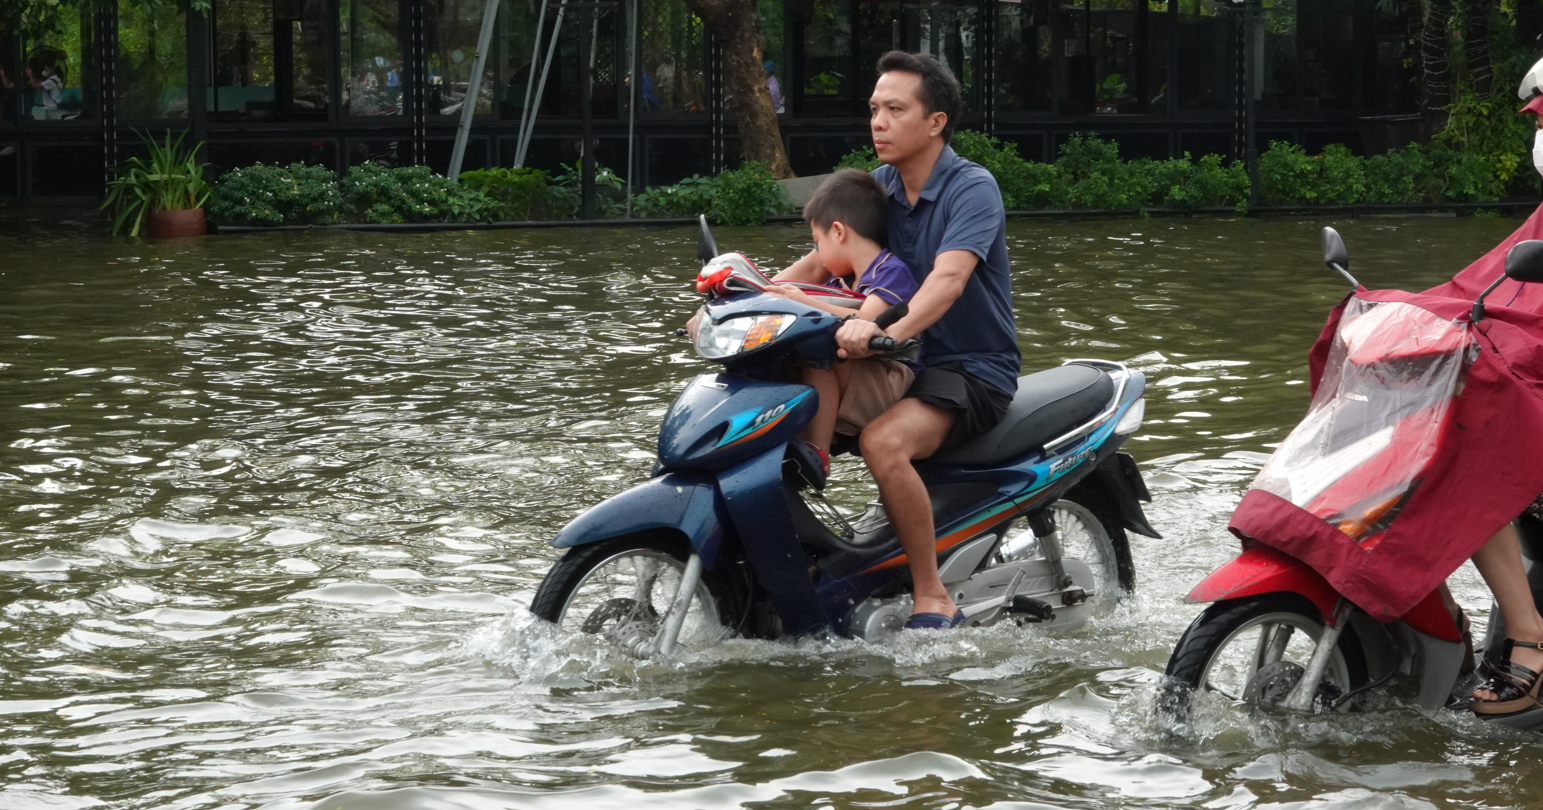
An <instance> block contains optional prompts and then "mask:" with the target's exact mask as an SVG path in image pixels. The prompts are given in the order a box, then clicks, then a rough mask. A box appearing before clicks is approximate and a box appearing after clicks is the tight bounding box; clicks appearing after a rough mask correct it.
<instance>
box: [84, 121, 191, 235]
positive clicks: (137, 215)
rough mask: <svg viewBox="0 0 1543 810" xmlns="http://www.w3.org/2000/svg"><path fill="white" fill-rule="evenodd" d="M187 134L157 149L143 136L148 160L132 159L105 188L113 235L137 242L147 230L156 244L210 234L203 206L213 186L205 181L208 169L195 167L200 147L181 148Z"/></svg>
mask: <svg viewBox="0 0 1543 810" xmlns="http://www.w3.org/2000/svg"><path fill="white" fill-rule="evenodd" d="M186 137H187V133H186V132H184V133H182V134H181V135H179V136H177V139H176V140H175V141H173V140H172V138H171V133H169V132H168V133H166V141H165V142H164V143H157V142H156V141H154V140H153V139H151V138H150V137H149V136H148V135H143V134H142V135H140V139H141V140H143V141H144V143H145V148H146V149H147V150H148V151H149V153H150V154H149V157H148V158H140V157H132V158H129V159H128V160H126V161H124V162H123V165H122V166H120V167H119V168H118V176H117V177H116V178H115V179H113V180H112V181H111V182H109V183H108V184H107V186H108V188H107V199H106V200H104V201H103V202H102V208H104V209H108V208H110V209H112V211H113V233H114V234H118V233H125V232H126V233H128V235H130V236H138V235H139V232H140V230H141V229H142V228H143V229H145V230H146V231H147V232H148V234H149V235H150V236H151V237H153V238H156V239H167V238H170V237H174V236H203V235H204V234H205V233H207V232H208V226H207V224H206V223H205V221H204V208H203V206H204V200H206V199H208V197H209V184H208V183H207V182H205V180H204V166H205V165H206V164H201V163H198V162H197V154H198V146H201V145H202V144H199V145H197V146H192V147H188V148H183V146H182V140H183V139H184V138H186Z"/></svg>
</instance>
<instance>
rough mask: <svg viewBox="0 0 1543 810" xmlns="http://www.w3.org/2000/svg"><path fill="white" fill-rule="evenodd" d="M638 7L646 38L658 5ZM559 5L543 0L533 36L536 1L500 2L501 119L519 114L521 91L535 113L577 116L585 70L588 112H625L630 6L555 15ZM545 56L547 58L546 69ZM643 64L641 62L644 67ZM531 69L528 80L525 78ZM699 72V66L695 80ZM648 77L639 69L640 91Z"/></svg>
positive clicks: (651, 30) (522, 103)
mask: <svg viewBox="0 0 1543 810" xmlns="http://www.w3.org/2000/svg"><path fill="white" fill-rule="evenodd" d="M641 5H642V10H641V13H642V18H643V23H642V25H643V30H642V31H641V32H640V36H642V37H643V38H644V41H645V42H646V41H648V38H649V36H650V34H651V33H652V34H655V35H657V34H658V30H657V26H658V24H659V21H658V20H657V19H655V18H656V17H657V16H658V15H657V14H656V12H657V11H658V9H656V8H655V7H654V6H655V4H653V3H648V2H644V3H642V4H641ZM675 5H679V0H676V2H675ZM560 6H561V4H560V2H559V0H549V2H548V3H547V9H546V18H545V22H544V23H543V25H542V31H541V37H540V38H539V39H536V38H535V37H534V32H535V28H536V20H537V18H538V17H539V16H540V2H539V0H512V1H511V0H506V2H505V3H504V5H503V9H504V10H503V11H502V12H500V18H499V19H500V21H501V23H502V24H503V25H504V26H505V33H504V34H503V35H502V41H503V42H504V43H505V44H504V48H505V50H506V51H507V57H506V58H505V60H504V62H505V64H506V65H507V68H506V69H505V70H504V72H503V77H502V81H503V82H504V90H503V93H502V95H501V96H500V102H499V115H500V116H501V117H503V118H506V119H519V118H520V117H521V115H522V113H523V110H524V109H525V96H526V92H527V89H528V90H529V92H530V93H531V96H532V102H531V103H532V105H533V106H535V107H536V114H537V115H538V116H544V117H556V118H578V117H580V115H581V114H582V110H581V109H580V107H579V98H580V96H581V94H582V93H583V84H582V83H583V81H584V75H585V72H586V70H588V71H592V73H591V76H590V82H591V84H590V115H592V116H594V117H597V118H613V119H614V118H617V117H619V116H620V115H621V114H622V113H623V112H625V110H626V106H625V103H624V99H625V98H626V94H627V54H628V48H627V16H626V15H628V14H630V13H631V9H630V6H629V7H626V8H623V7H621V4H618V6H616V7H610V8H602V9H598V10H597V9H595V8H594V7H593V6H589V7H578V8H570V9H567V10H566V11H564V12H563V13H561V15H559V11H560V10H561V9H560ZM681 8H684V6H681ZM692 19H695V18H692ZM554 30H555V31H556V32H557V47H556V49H555V50H554V49H553V48H552V34H553V31H554ZM586 47H587V48H589V62H588V65H587V67H586V65H585V64H584V63H583V60H582V55H583V52H584V48H586ZM532 56H535V61H534V62H532V61H531V57H532ZM548 56H550V57H551V63H550V67H548V61H547V58H548ZM677 58H678V57H677ZM489 64H491V62H490V63H489ZM647 65H648V62H647V61H646V60H645V61H644V70H645V71H646V70H647V69H648V68H647ZM543 72H545V73H546V86H545V87H544V88H543V87H541V75H542V73H543ZM532 73H534V81H532V80H531V77H532ZM671 75H673V74H671ZM700 76H701V74H700V69H699V72H698V74H697V78H698V80H700ZM649 78H651V77H649V76H648V75H647V74H646V73H645V83H644V89H645V95H646V91H647V90H649V89H650V87H651V85H650V84H649V83H648V82H647V81H646V80H647V79H649ZM668 78H670V77H668V76H667V77H666V79H668ZM537 96H539V99H538V98H537ZM640 103H645V104H646V101H645V100H643V99H640ZM645 111H646V110H645Z"/></svg>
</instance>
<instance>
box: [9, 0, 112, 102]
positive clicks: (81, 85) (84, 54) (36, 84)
mask: <svg viewBox="0 0 1543 810" xmlns="http://www.w3.org/2000/svg"><path fill="white" fill-rule="evenodd" d="M94 21H95V18H94V16H93V15H91V14H89V13H86V12H78V13H72V14H66V15H64V18H63V24H62V25H61V26H60V27H59V30H57V31H53V32H50V33H49V34H48V35H46V36H43V37H40V38H38V39H36V40H33V41H32V42H26V43H23V46H22V65H21V71H22V76H21V78H22V83H21V87H22V91H23V92H22V95H23V101H22V105H21V109H22V111H23V113H24V114H25V115H26V116H27V117H28V118H31V119H32V120H34V121H71V120H80V119H85V120H91V119H95V118H96V117H97V115H98V112H99V103H98V102H99V93H98V87H97V67H98V64H99V59H100V52H99V50H98V48H97V44H98V43H97V39H96V26H95V24H94Z"/></svg>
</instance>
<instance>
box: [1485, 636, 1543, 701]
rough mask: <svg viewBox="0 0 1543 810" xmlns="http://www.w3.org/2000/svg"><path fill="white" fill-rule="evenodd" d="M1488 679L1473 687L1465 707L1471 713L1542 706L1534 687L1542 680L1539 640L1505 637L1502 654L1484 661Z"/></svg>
mask: <svg viewBox="0 0 1543 810" xmlns="http://www.w3.org/2000/svg"><path fill="white" fill-rule="evenodd" d="M1484 666H1485V669H1486V671H1487V674H1488V675H1489V681H1488V682H1487V683H1485V685H1484V686H1483V688H1480V689H1475V690H1474V692H1473V700H1471V701H1469V702H1468V708H1470V709H1472V710H1473V713H1474V714H1482V715H1499V714H1512V713H1514V712H1519V711H1524V710H1526V709H1530V708H1532V707H1534V706H1543V703H1540V702H1539V701H1538V687H1539V686H1540V684H1543V674H1540V673H1543V644H1540V643H1539V642H1537V641H1518V640H1516V639H1510V638H1508V639H1506V640H1505V650H1504V651H1503V658H1502V660H1500V661H1499V662H1494V661H1488V660H1486V661H1485V664H1484Z"/></svg>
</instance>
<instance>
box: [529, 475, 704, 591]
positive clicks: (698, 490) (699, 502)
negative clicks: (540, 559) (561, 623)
mask: <svg viewBox="0 0 1543 810" xmlns="http://www.w3.org/2000/svg"><path fill="white" fill-rule="evenodd" d="M731 525H732V524H731V523H730V522H729V515H728V510H727V509H726V508H725V506H724V503H723V496H722V495H721V494H720V493H719V491H718V482H717V480H716V479H715V478H714V477H713V476H712V475H711V474H710V473H703V474H697V473H686V472H675V473H668V474H665V475H661V476H659V477H658V478H654V479H651V480H649V481H646V482H644V483H642V484H638V485H637V486H635V487H633V488H632V489H629V490H627V491H626V492H623V493H621V494H619V495H613V496H611V497H610V498H607V499H606V500H604V501H601V502H600V503H599V504H596V505H595V506H594V507H593V508H591V509H590V510H589V511H587V512H585V513H584V514H582V515H579V516H578V517H576V518H574V519H573V521H572V522H570V523H569V524H568V525H567V526H564V527H563V528H562V531H560V532H558V533H557V537H555V538H553V540H552V546H553V547H555V548H572V547H574V546H582V545H584V544H586V543H595V542H599V541H601V540H608V539H610V538H612V537H620V536H622V535H625V534H633V533H635V532H641V531H647V530H649V529H676V530H678V531H680V533H681V534H683V535H685V536H686V539H687V540H689V541H690V542H691V547H692V548H693V549H695V550H696V553H697V554H698V555H699V556H700V557H701V558H702V564H703V565H705V566H707V567H708V568H712V566H713V561H714V559H716V557H717V555H718V549H719V548H721V547H722V545H723V538H724V534H725V533H726V532H727V531H728V529H729V527H730V526H731Z"/></svg>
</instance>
